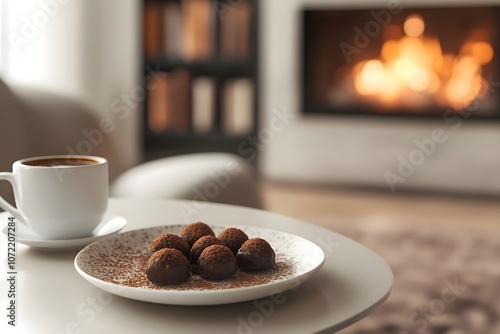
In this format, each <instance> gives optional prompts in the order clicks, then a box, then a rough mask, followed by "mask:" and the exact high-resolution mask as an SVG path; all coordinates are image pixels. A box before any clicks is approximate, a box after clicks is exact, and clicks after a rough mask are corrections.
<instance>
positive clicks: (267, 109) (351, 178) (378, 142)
mask: <svg viewBox="0 0 500 334" xmlns="http://www.w3.org/2000/svg"><path fill="white" fill-rule="evenodd" d="M260 4H261V5H260V6H261V8H260V18H261V20H260V23H261V26H260V31H261V33H260V42H261V55H260V64H261V67H260V71H261V72H260V80H261V81H260V87H261V90H260V91H261V92H262V93H261V94H262V99H261V101H260V110H261V129H262V128H266V127H268V128H269V127H270V126H271V124H272V123H270V122H271V119H272V117H273V110H276V109H281V110H283V109H286V110H287V111H288V112H289V113H290V114H291V117H293V120H292V121H291V122H290V123H289V124H288V125H287V126H286V127H285V128H284V129H281V128H280V129H278V130H276V131H274V136H273V137H272V138H270V137H269V134H268V133H267V135H266V142H267V144H266V145H265V146H264V148H263V149H262V151H261V160H260V168H261V171H262V173H263V175H264V176H265V177H266V178H268V179H276V180H295V181H307V182H315V183H320V184H335V185H354V186H369V187H372V186H374V187H383V188H386V189H390V188H391V186H390V185H389V184H388V182H387V179H388V178H389V179H390V182H389V183H391V185H392V188H393V190H395V191H398V190H401V189H417V190H430V191H444V192H456V193H468V194H486V195H500V122H499V121H473V122H467V121H465V120H463V119H458V118H455V119H450V118H448V119H446V120H444V119H435V120H431V121H429V120H415V119H412V120H405V119H391V118H386V117H381V118H376V117H360V116H356V117H349V116H327V115H307V116H303V115H302V113H301V110H300V108H301V105H300V89H301V88H300V87H301V82H300V80H301V78H300V68H301V65H300V61H301V59H300V55H301V50H300V47H301V45H300V44H301V41H300V37H299V36H301V35H300V33H301V32H300V30H301V29H302V26H301V21H300V20H301V15H300V11H302V10H303V9H305V8H307V9H335V8H339V9H354V8H362V9H375V8H381V9H382V8H391V7H390V6H395V5H398V4H399V5H401V6H402V7H403V8H405V9H406V8H412V6H413V8H415V7H417V4H418V6H426V7H430V6H432V5H436V4H439V6H440V7H442V6H448V5H449V6H456V5H475V6H477V5H479V4H486V5H500V1H498V0H496V1H444V0H443V1H439V2H438V1H410V0H400V1H396V0H391V1H354V0H339V1H332V0H312V1H310V0H309V1H308V0H272V1H262V2H260ZM498 59H499V58H498V57H497V60H498ZM493 81H500V77H498V78H493ZM496 89H500V87H497V88H496ZM261 131H262V130H261ZM433 135H434V138H433ZM417 143H418V144H417ZM432 143H433V144H432ZM433 145H434V149H433Z"/></svg>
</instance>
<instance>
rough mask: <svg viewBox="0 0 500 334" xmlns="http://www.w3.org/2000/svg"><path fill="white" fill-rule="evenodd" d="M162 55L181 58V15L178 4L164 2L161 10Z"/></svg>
mask: <svg viewBox="0 0 500 334" xmlns="http://www.w3.org/2000/svg"><path fill="white" fill-rule="evenodd" d="M162 14H163V16H162V21H163V22H162V28H163V43H162V46H163V50H162V51H163V52H162V53H163V55H164V56H165V57H168V58H180V57H181V56H182V38H181V37H182V36H181V35H182V13H181V6H180V4H179V3H178V2H166V3H164V4H163V9H162Z"/></svg>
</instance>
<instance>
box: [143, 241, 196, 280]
mask: <svg viewBox="0 0 500 334" xmlns="http://www.w3.org/2000/svg"><path fill="white" fill-rule="evenodd" d="M189 275H190V272H189V261H188V259H187V258H186V257H185V256H184V255H183V254H182V253H181V252H180V251H178V250H177V249H173V248H163V249H160V250H159V251H157V252H155V253H154V254H153V255H151V257H150V258H149V260H148V263H147V265H146V276H147V277H148V279H149V280H150V281H151V282H152V283H155V284H159V285H167V284H177V283H182V282H185V281H187V280H188V278H189Z"/></svg>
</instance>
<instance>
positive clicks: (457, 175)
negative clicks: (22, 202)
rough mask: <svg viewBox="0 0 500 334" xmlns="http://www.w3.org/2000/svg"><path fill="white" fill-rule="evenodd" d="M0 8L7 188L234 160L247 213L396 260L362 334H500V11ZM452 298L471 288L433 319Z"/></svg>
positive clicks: (336, 0)
mask: <svg viewBox="0 0 500 334" xmlns="http://www.w3.org/2000/svg"><path fill="white" fill-rule="evenodd" d="M0 4H1V6H0V11H1V14H0V169H1V170H2V171H10V169H11V165H12V162H13V161H15V160H17V159H20V158H23V157H27V156H33V155H44V154H94V155H102V156H105V157H106V158H108V160H109V161H110V172H111V181H112V182H115V181H116V180H120V177H121V176H122V175H124V174H125V175H128V177H129V179H130V178H131V177H133V175H132V176H131V174H127V173H128V172H130V171H131V170H140V169H141V168H142V167H141V166H144V164H146V165H147V164H148V163H151V162H158V161H162V162H165V164H167V166H168V165H169V164H171V163H172V160H169V159H172V158H175V157H179V156H181V157H182V156H185V155H187V154H190V155H192V154H194V155H195V156H196V157H199V160H196V164H198V165H204V164H209V161H210V156H204V155H199V156H198V155H197V154H201V153H209V152H224V153H228V154H230V157H232V158H233V159H236V160H237V161H239V162H240V163H241V164H244V165H245V166H246V168H247V169H248V170H249V171H250V172H249V173H250V174H251V175H253V176H255V177H256V179H257V180H258V182H250V183H251V185H250V184H249V182H243V183H241V184H239V185H238V186H237V187H236V188H235V189H236V191H234V192H233V193H232V194H239V196H241V197H245V195H244V194H245V193H249V192H252V193H257V194H258V196H259V200H252V201H250V202H248V201H247V202H245V199H244V198H242V199H241V200H234V202H238V204H244V205H245V204H247V205H249V206H260V207H263V208H266V209H268V210H271V211H275V212H280V213H283V214H287V215H290V216H294V217H297V218H300V219H303V220H305V221H309V222H312V223H315V224H319V225H321V226H324V227H326V228H330V229H334V230H336V231H339V232H341V233H344V234H346V235H348V236H350V237H352V238H354V239H356V240H358V241H360V242H362V243H363V244H365V245H367V246H369V247H370V248H372V249H374V250H376V251H377V252H379V253H380V254H381V255H382V256H384V257H385V258H386V259H387V260H388V262H389V264H390V265H391V267H392V268H393V270H394V273H395V275H396V283H395V288H394V292H393V295H392V297H391V298H390V299H389V300H388V301H387V302H386V304H385V305H384V306H383V307H381V308H380V309H379V310H377V311H376V312H375V314H373V315H372V316H370V317H369V318H367V319H365V320H363V321H362V322H360V323H359V324H357V325H355V326H353V327H351V328H349V329H346V330H345V331H344V332H345V333H424V332H428V333H454V334H456V333H496V332H500V325H499V322H498V319H499V318H500V303H499V301H500V287H499V286H498V282H499V279H500V272H499V269H498V268H500V266H498V265H497V264H498V258H499V257H500V243H499V241H498V235H500V234H499V233H498V232H500V225H499V224H500V207H499V205H498V200H499V197H500V150H499V148H500V123H499V120H500V108H499V107H500V105H499V104H500V91H499V88H500V66H499V57H500V35H499V32H498V31H499V30H498V21H499V18H500V1H496V0H491V1H487V0H482V1H471V0H469V1H468V0H456V1H445V0H443V1H418V2H416V3H415V2H409V1H382V0H377V1H362V0H357V1H353V0H351V1H347V0H268V1H261V0H100V1H99V0H85V1H83V0H40V1H39V0H37V1H35V0H23V1H14V0H0ZM156 166H157V167H158V166H160V167H161V165H156ZM183 166H184V165H183ZM165 168H166V169H165V170H168V168H167V167H165ZM185 173H186V175H185V177H186V178H197V176H196V177H195V176H191V175H190V174H189V173H192V171H191V172H190V171H187V170H186V172H185ZM195 173H198V174H199V173H204V176H205V179H207V180H210V178H212V179H213V177H212V176H209V175H208V172H207V171H203V169H201V170H197V171H196V172H195ZM205 174H207V175H205ZM198 176H199V175H198ZM253 176H252V177H253ZM164 178H165V179H166V180H167V181H168V182H167V187H174V188H175V187H176V186H175V183H176V177H173V176H171V179H169V174H168V173H166V175H164ZM177 181H178V180H177ZM189 187H191V188H189ZM187 188H188V191H187V192H189V190H192V186H191V185H189V186H187ZM250 188H251V189H250ZM0 192H1V193H2V195H3V196H7V197H9V198H11V199H12V194H11V190H10V187H9V186H8V185H6V184H1V185H0ZM185 193H186V192H184V194H183V195H184V197H186V196H187V197H189V195H190V196H191V197H192V196H193V194H188V195H186V194H185ZM169 195H171V196H172V197H178V196H175V194H173V195H172V194H169ZM235 196H236V195H234V196H233V195H232V196H231V197H233V199H234V197H235ZM236 197H237V196H236ZM214 200H216V201H217V199H214ZM220 201H225V202H228V200H227V198H226V199H224V200H220ZM447 280H448V281H453V280H458V281H459V282H460V283H461V284H463V285H465V286H466V288H464V292H463V294H461V295H459V296H457V298H456V302H453V303H450V304H445V303H444V302H442V301H441V303H440V304H439V303H438V304H439V305H441V304H443V305H444V307H442V308H436V307H435V305H437V304H436V302H435V301H436V300H437V301H440V298H441V297H440V292H441V291H442V289H443V288H444V287H446V285H445V282H446V281H447ZM433 305H434V306H433Z"/></svg>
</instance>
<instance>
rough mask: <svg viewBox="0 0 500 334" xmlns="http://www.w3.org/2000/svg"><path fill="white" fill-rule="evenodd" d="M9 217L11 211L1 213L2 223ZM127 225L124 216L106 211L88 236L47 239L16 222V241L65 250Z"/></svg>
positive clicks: (107, 234)
mask: <svg viewBox="0 0 500 334" xmlns="http://www.w3.org/2000/svg"><path fill="white" fill-rule="evenodd" d="M9 217H12V214H10V213H9V212H2V213H0V224H3V222H6V221H7V219H8V218H9ZM125 225H127V220H126V219H125V218H124V217H121V216H116V215H113V214H110V213H106V214H105V215H104V217H103V219H102V221H101V223H100V224H99V225H98V226H97V227H96V228H95V229H94V231H93V232H92V235H90V236H88V237H86V238H76V239H57V240H47V239H43V238H41V237H40V236H39V235H37V234H36V233H35V232H33V231H31V230H30V229H29V228H27V227H26V226H24V225H23V224H20V223H19V224H16V231H15V232H16V241H17V242H18V243H20V244H24V245H28V246H30V247H34V248H44V249H53V250H63V249H74V248H81V247H85V246H87V245H88V244H90V243H92V242H94V241H97V240H99V239H101V238H104V237H106V236H109V235H111V234H113V233H116V232H118V231H120V230H121V229H122V228H124V227H125ZM3 234H4V235H5V236H7V234H8V226H5V228H4V229H3Z"/></svg>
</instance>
